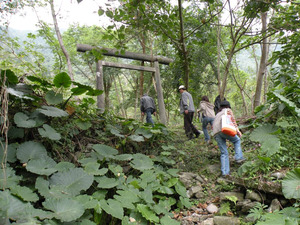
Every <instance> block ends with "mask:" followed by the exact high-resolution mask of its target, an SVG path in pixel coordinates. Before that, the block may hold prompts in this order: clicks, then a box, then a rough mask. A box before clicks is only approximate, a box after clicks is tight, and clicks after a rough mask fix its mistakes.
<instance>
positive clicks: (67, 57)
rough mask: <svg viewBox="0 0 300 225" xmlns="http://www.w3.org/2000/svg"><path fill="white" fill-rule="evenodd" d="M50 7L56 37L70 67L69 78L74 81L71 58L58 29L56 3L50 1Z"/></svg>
mask: <svg viewBox="0 0 300 225" xmlns="http://www.w3.org/2000/svg"><path fill="white" fill-rule="evenodd" d="M49 2H50V6H51V13H52V18H53V23H54V28H55V32H56V36H57V39H58V42H59V45H60V47H61V49H62V51H63V53H64V55H65V57H66V60H67V66H68V72H69V76H70V78H71V80H72V81H74V75H73V70H72V65H71V58H70V56H69V53H68V51H67V49H66V48H65V46H64V43H63V41H62V37H61V34H60V31H59V27H58V23H57V19H56V14H55V10H54V3H53V0H50V1H49Z"/></svg>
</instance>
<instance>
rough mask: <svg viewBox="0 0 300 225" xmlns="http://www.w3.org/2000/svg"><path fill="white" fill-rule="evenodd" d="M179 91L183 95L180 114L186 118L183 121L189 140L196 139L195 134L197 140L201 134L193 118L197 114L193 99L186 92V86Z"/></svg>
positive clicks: (182, 86) (181, 86)
mask: <svg viewBox="0 0 300 225" xmlns="http://www.w3.org/2000/svg"><path fill="white" fill-rule="evenodd" d="M178 90H179V92H180V94H181V98H180V103H179V106H180V113H181V114H183V116H184V119H183V121H184V130H185V134H186V136H187V137H188V139H189V140H191V139H193V138H195V137H194V134H195V135H196V138H198V137H199V135H200V132H199V131H198V130H197V129H196V127H195V126H194V125H193V116H194V113H195V106H194V102H193V97H192V95H191V94H190V93H189V92H187V91H186V88H185V86H184V85H180V86H179V88H178Z"/></svg>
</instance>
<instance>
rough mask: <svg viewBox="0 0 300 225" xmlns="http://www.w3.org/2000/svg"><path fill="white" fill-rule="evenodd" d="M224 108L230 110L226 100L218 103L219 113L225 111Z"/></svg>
mask: <svg viewBox="0 0 300 225" xmlns="http://www.w3.org/2000/svg"><path fill="white" fill-rule="evenodd" d="M225 108H230V109H231V106H230V103H229V102H228V101H226V100H225V101H222V102H221V103H220V110H219V111H221V110H222V109H225Z"/></svg>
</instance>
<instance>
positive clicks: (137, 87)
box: [134, 77, 139, 119]
mask: <svg viewBox="0 0 300 225" xmlns="http://www.w3.org/2000/svg"><path fill="white" fill-rule="evenodd" d="M138 107H139V78H138V77H137V78H136V82H135V104H134V118H135V119H137V108H138Z"/></svg>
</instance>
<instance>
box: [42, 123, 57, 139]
mask: <svg viewBox="0 0 300 225" xmlns="http://www.w3.org/2000/svg"><path fill="white" fill-rule="evenodd" d="M38 132H39V134H40V135H41V136H42V137H45V138H49V139H51V140H54V141H58V140H60V139H61V136H60V133H58V132H57V131H56V130H54V129H53V128H52V127H51V126H49V125H48V124H44V125H43V128H39V129H38Z"/></svg>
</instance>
